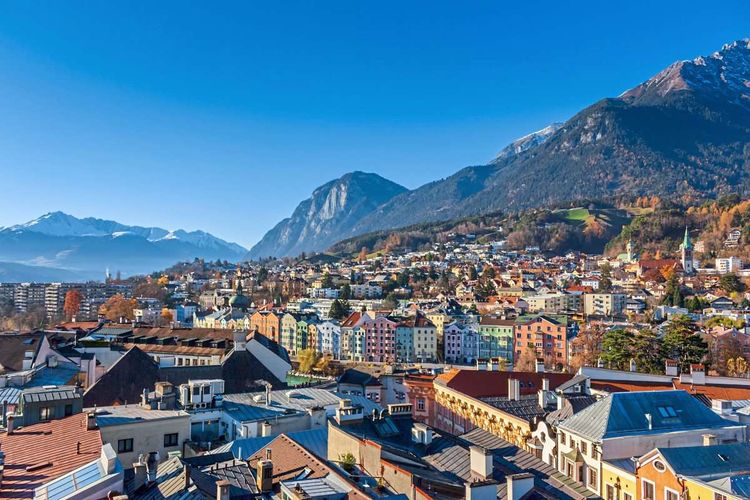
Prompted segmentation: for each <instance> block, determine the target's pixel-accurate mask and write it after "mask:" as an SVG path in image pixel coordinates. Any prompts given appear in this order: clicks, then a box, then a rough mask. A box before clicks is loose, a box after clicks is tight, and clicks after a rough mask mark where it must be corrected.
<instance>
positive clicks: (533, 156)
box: [352, 40, 750, 234]
mask: <svg viewBox="0 0 750 500" xmlns="http://www.w3.org/2000/svg"><path fill="white" fill-rule="evenodd" d="M554 128H556V130H553V129H554ZM527 137H530V138H533V140H527V141H526V143H528V142H531V143H532V144H529V145H528V147H525V144H524V139H525V138H522V139H520V140H519V141H521V142H522V144H520V145H517V146H514V145H513V144H511V145H510V146H509V148H510V149H509V150H508V151H507V152H501V154H500V155H498V157H497V158H496V159H495V160H494V161H493V162H491V163H489V164H487V165H479V166H472V167H467V168H464V169H462V170H460V171H458V172H457V173H456V174H454V175H452V176H450V177H447V178H445V179H441V180H439V181H435V182H431V183H429V184H426V185H424V186H422V187H420V188H417V189H415V190H413V191H408V192H405V193H402V194H400V195H398V196H396V197H394V198H392V199H391V200H389V201H388V202H386V203H384V204H383V205H382V206H380V207H378V208H377V209H376V210H375V211H373V212H372V213H371V214H370V215H368V216H366V217H364V218H363V219H362V220H361V221H360V222H359V223H358V224H357V225H356V226H355V227H354V228H353V229H352V233H353V234H364V233H367V232H370V231H376V230H380V229H388V228H395V227H404V226H408V225H411V224H416V223H420V222H427V221H439V220H449V219H456V218H460V217H465V216H469V215H475V214H483V213H489V212H494V211H498V210H503V211H508V210H511V211H512V210H519V209H523V208H528V207H540V206H547V205H551V204H556V203H560V202H564V201H572V200H583V199H597V198H611V197H617V196H627V197H634V196H640V195H659V196H664V197H670V196H683V197H689V198H696V199H700V198H703V197H713V196H717V195H721V194H723V193H727V192H739V193H746V192H747V190H748V188H750V40H741V41H737V42H734V43H731V44H727V45H725V46H724V47H723V48H722V49H721V50H720V51H718V52H716V53H714V54H712V55H710V56H707V57H698V58H696V59H693V60H691V61H680V62H677V63H674V64H672V65H671V66H669V67H668V68H666V69H665V70H664V71H661V72H660V73H658V74H657V75H656V76H654V77H653V78H651V79H649V80H647V81H646V82H644V83H642V84H640V85H638V86H636V87H635V88H633V89H631V90H628V91H627V92H625V93H623V94H622V95H620V96H619V97H616V98H608V99H603V100H601V101H599V102H597V103H595V104H593V105H591V106H589V107H587V108H585V109H583V110H582V111H580V112H579V113H577V114H576V115H575V116H573V117H572V118H571V119H570V120H568V121H567V122H565V123H564V124H563V125H562V126H559V127H553V128H552V129H550V130H549V131H548V132H545V133H543V134H532V135H531V136H527ZM540 139H544V140H540ZM517 142H518V141H517ZM514 144H515V143H514ZM506 149H507V148H506ZM503 151H505V150H503Z"/></svg>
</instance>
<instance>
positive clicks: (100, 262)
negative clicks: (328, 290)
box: [0, 212, 247, 281]
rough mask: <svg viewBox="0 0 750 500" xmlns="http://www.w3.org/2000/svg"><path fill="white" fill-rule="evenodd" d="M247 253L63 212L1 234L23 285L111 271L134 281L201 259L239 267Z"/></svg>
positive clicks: (213, 240) (208, 240)
mask: <svg viewBox="0 0 750 500" xmlns="http://www.w3.org/2000/svg"><path fill="white" fill-rule="evenodd" d="M246 252H247V250H246V249H245V248H243V247H241V246H240V245H237V244H236V243H229V242H226V241H224V240H222V239H220V238H217V237H215V236H212V235H210V234H208V233H206V232H203V231H191V232H188V231H183V230H181V229H180V230H176V231H168V230H166V229H161V228H158V227H140V226H127V225H124V224H120V223H118V222H115V221H109V220H102V219H95V218H93V217H88V218H85V219H79V218H77V217H74V216H72V215H68V214H65V213H63V212H52V213H48V214H45V215H43V216H41V217H39V218H38V219H34V220H32V221H29V222H26V223H24V224H18V225H16V226H11V227H7V228H4V229H3V228H0V261H5V262H4V269H5V270H6V271H7V275H8V276H11V275H12V276H13V277H14V278H18V279H20V280H23V278H24V277H26V279H27V280H39V278H38V276H42V275H43V276H50V275H55V276H63V277H65V280H66V281H70V280H72V279H73V278H78V279H92V278H96V279H102V278H103V277H104V271H105V269H106V268H109V269H110V270H112V272H115V271H121V272H122V273H124V274H125V276H128V275H131V274H136V273H149V272H153V271H154V270H158V269H163V268H165V267H167V266H170V265H172V264H174V263H176V262H178V261H181V260H192V259H194V258H196V257H199V258H205V259H208V260H215V259H222V260H224V259H226V260H230V261H236V260H239V259H240V258H241V257H242V256H243V255H244V254H245V253H246ZM11 263H13V264H23V265H24V266H25V267H24V266H18V265H16V266H11V265H10V264H11ZM37 266H41V267H37ZM11 270H12V274H11ZM54 270H57V271H54ZM53 271H54V272H53ZM63 271H64V272H63ZM50 273H52V274H50ZM1 280H2V279H0V281H1Z"/></svg>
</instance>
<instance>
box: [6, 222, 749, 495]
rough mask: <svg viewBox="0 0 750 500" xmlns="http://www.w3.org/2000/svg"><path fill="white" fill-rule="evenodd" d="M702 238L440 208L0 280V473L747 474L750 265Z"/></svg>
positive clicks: (305, 479)
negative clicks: (300, 244) (529, 234)
mask: <svg viewBox="0 0 750 500" xmlns="http://www.w3.org/2000/svg"><path fill="white" fill-rule="evenodd" d="M731 237H732V235H731V234H730V235H729V238H731ZM696 246H697V247H698V249H699V250H701V247H702V242H701V241H696V242H693V239H692V236H691V234H690V231H689V230H688V229H687V228H686V229H685V231H684V235H683V239H682V241H681V243H680V245H679V252H678V253H675V254H674V255H673V256H671V257H661V256H660V258H641V257H640V255H639V251H638V249H637V248H636V247H635V244H634V243H633V242H632V241H628V242H627V245H626V251H625V252H624V253H621V254H618V255H615V256H603V255H588V254H584V253H579V252H571V253H568V254H566V255H561V256H560V255H552V254H549V253H545V252H541V251H540V250H539V249H537V248H527V249H526V250H523V251H511V250H506V249H505V245H504V242H503V241H502V240H500V241H494V242H490V243H480V242H478V241H477V238H476V236H475V235H473V234H470V233H469V234H459V233H457V234H453V235H452V238H451V240H450V241H448V242H446V243H439V244H433V245H432V247H431V248H429V249H425V250H422V251H410V252H380V253H375V254H366V253H364V252H360V254H359V255H357V256H354V257H352V258H349V259H341V260H335V259H326V258H325V255H323V254H318V255H311V256H309V257H304V258H300V259H277V260H271V261H265V262H255V263H241V264H232V263H228V262H221V261H217V262H205V261H203V260H200V259H196V260H195V261H193V262H185V263H181V264H178V265H176V266H173V267H172V268H170V269H169V270H166V271H164V272H162V273H154V274H153V275H149V276H145V277H137V278H131V279H122V278H120V277H117V276H115V277H113V276H111V275H109V274H108V275H107V276H106V279H105V280H104V282H98V283H97V282H91V283H3V284H0V297H1V298H2V307H3V309H2V311H3V317H4V318H5V319H4V321H5V323H4V325H3V328H4V329H5V333H3V334H2V335H0V343H1V344H2V345H1V346H0V353H1V355H2V362H1V363H0V364H1V365H2V369H3V373H2V378H1V379H0V381H2V385H3V389H2V390H0V392H2V394H1V395H0V398H1V399H2V402H3V410H4V411H3V419H2V427H3V429H4V434H3V435H2V436H0V453H2V459H3V469H2V482H1V483H0V488H2V491H3V493H4V495H5V496H8V497H18V498H20V497H29V496H34V497H40V498H42V497H45V498H51V497H55V498H67V497H68V495H72V496H74V497H75V498H98V497H102V496H106V495H107V494H108V492H112V491H116V492H120V494H122V495H129V496H131V497H133V498H165V497H168V498H184V497H192V496H195V497H214V496H215V497H216V498H231V497H235V496H247V497H262V496H266V495H270V496H273V495H275V494H279V495H282V496H283V497H284V498H342V497H344V496H352V497H363V498H364V497H373V498H385V497H389V496H393V495H404V496H405V497H408V498H464V497H465V498H494V497H495V496H497V497H499V498H514V499H517V498H537V497H538V498H600V497H601V498H608V499H615V498H621V499H630V500H635V499H646V498H652V499H655V498H662V497H663V498H668V499H672V498H674V499H677V498H688V497H689V498H744V496H745V495H746V494H747V490H746V488H747V486H746V485H747V484H748V481H750V479H748V478H750V475H747V472H746V471H748V470H750V444H748V442H747V441H748V435H747V427H746V425H747V423H748V422H750V406H748V401H750V378H748V376H750V369H749V368H748V366H749V365H748V361H750V334H748V331H747V327H746V320H747V318H748V315H750V302H749V301H748V298H747V296H746V295H745V291H744V290H745V288H744V287H745V285H744V283H745V278H746V275H747V274H750V272H748V271H745V270H744V269H743V264H742V260H741V259H740V258H739V257H736V256H731V255H730V256H729V257H721V258H717V259H715V262H713V266H711V267H704V266H702V265H701V261H699V259H698V258H697V257H696V255H695V248H696ZM732 248H734V247H733V246H732V244H731V241H730V244H728V245H727V251H728V252H729V253H731V251H732ZM725 254H726V252H725ZM703 262H705V261H703ZM72 436H75V437H72ZM30 450H34V453H30V452H29V451H30ZM31 471H33V472H34V473H33V475H32V476H30V475H29V473H30V472H31Z"/></svg>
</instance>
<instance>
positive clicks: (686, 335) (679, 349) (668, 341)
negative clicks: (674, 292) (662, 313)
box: [664, 314, 708, 370]
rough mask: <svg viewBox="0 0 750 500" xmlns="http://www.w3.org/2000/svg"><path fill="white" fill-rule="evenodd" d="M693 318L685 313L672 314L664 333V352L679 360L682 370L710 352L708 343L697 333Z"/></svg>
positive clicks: (701, 359)
mask: <svg viewBox="0 0 750 500" xmlns="http://www.w3.org/2000/svg"><path fill="white" fill-rule="evenodd" d="M695 330H696V328H695V325H694V324H693V322H692V320H691V319H690V318H689V317H687V316H685V315H683V314H677V315H675V316H672V318H671V319H670V320H669V325H667V328H666V332H665V334H664V354H665V355H666V357H667V358H669V359H674V360H677V361H678V363H679V364H680V367H681V368H682V370H687V369H688V368H689V367H690V365H691V364H692V363H700V362H702V361H703V358H704V357H705V356H706V354H708V344H707V343H706V342H705V341H704V340H703V339H702V338H701V337H700V336H699V335H697V334H696V333H695Z"/></svg>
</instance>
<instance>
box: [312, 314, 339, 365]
mask: <svg viewBox="0 0 750 500" xmlns="http://www.w3.org/2000/svg"><path fill="white" fill-rule="evenodd" d="M315 328H316V330H317V337H318V352H320V353H321V354H330V355H331V356H333V359H341V327H340V326H339V325H338V323H335V322H333V321H324V322H322V323H318V324H317V325H315Z"/></svg>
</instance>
